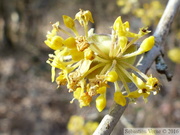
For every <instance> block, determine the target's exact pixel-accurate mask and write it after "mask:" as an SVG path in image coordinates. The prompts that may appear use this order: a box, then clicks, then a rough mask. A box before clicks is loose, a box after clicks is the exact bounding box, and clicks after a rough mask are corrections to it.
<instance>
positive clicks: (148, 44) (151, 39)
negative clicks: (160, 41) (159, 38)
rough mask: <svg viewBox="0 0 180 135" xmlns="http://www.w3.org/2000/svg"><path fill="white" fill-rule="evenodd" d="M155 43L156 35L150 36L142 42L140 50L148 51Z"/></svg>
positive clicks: (142, 51)
mask: <svg viewBox="0 0 180 135" xmlns="http://www.w3.org/2000/svg"><path fill="white" fill-rule="evenodd" d="M154 43H155V39H154V36H150V37H148V38H146V39H145V40H144V41H143V42H142V43H141V45H140V48H139V50H138V51H139V52H141V53H144V52H147V51H149V50H151V49H152V48H153V46H154Z"/></svg>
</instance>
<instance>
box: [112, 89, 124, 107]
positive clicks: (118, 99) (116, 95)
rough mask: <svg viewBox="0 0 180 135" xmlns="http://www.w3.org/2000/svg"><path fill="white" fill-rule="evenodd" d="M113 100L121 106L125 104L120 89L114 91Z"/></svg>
mask: <svg viewBox="0 0 180 135" xmlns="http://www.w3.org/2000/svg"><path fill="white" fill-rule="evenodd" d="M114 101H115V102H116V103H117V104H119V105H121V106H125V105H126V98H125V97H124V96H123V94H122V93H121V92H120V91H117V92H115V93H114Z"/></svg>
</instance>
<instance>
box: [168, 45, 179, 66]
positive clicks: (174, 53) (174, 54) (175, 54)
mask: <svg viewBox="0 0 180 135" xmlns="http://www.w3.org/2000/svg"><path fill="white" fill-rule="evenodd" d="M168 57H169V58H170V59H171V60H172V61H173V62H175V63H180V48H173V49H171V50H169V51H168Z"/></svg>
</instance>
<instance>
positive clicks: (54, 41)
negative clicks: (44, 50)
mask: <svg viewBox="0 0 180 135" xmlns="http://www.w3.org/2000/svg"><path fill="white" fill-rule="evenodd" d="M63 40H64V39H63V38H62V37H60V36H54V37H52V38H50V39H48V40H45V41H44V43H45V44H46V45H47V46H49V47H50V48H51V49H53V50H58V49H60V48H61V47H62V42H63Z"/></svg>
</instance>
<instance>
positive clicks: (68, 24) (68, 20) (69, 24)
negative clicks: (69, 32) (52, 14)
mask: <svg viewBox="0 0 180 135" xmlns="http://www.w3.org/2000/svg"><path fill="white" fill-rule="evenodd" d="M63 21H64V24H65V25H66V27H68V28H70V29H74V25H75V23H74V20H73V19H72V18H71V17H69V16H67V15H63Z"/></svg>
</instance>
